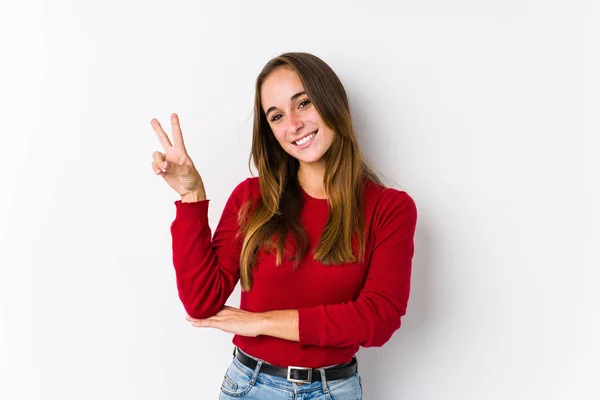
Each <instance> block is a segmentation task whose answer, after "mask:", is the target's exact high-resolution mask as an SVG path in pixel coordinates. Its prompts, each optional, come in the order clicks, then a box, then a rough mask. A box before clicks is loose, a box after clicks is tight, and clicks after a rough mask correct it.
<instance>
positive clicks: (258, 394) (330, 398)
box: [219, 349, 362, 400]
mask: <svg viewBox="0 0 600 400" xmlns="http://www.w3.org/2000/svg"><path fill="white" fill-rule="evenodd" d="M237 351H241V350H240V349H238V350H237ZM250 357H252V356H250ZM252 358H254V359H255V360H257V361H258V364H257V365H256V368H255V369H254V370H253V369H250V368H248V367H246V366H245V365H244V364H242V363H241V362H240V361H239V360H238V359H237V358H234V359H233V361H232V362H231V364H230V365H229V368H227V372H225V376H224V378H223V383H222V384H221V395H220V396H219V400H232V399H240V398H243V399H246V400H279V399H289V400H362V385H361V380H360V375H359V374H358V372H356V373H355V374H354V375H352V376H351V377H349V378H344V379H336V380H334V381H331V382H327V381H326V380H325V374H324V373H323V369H322V368H321V369H320V370H321V381H317V382H313V383H303V384H302V385H298V384H296V383H294V382H289V381H288V380H287V379H285V378H280V377H278V376H273V375H267V374H264V373H261V372H260V367H261V365H262V364H263V362H264V361H263V360H261V359H258V358H255V357H252Z"/></svg>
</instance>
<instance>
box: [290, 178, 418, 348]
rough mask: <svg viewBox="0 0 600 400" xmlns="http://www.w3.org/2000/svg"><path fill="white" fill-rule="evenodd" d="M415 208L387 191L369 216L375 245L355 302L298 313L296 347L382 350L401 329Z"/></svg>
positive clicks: (396, 193) (408, 199)
mask: <svg viewBox="0 0 600 400" xmlns="http://www.w3.org/2000/svg"><path fill="white" fill-rule="evenodd" d="M416 222H417V208H416V206H415V203H414V201H413V199H412V198H411V197H410V196H409V195H408V194H407V193H406V192H402V191H398V190H396V189H386V190H385V191H384V192H383V194H382V197H381V199H380V201H379V203H378V205H377V208H376V210H375V215H374V216H373V224H372V229H374V242H373V248H372V250H371V257H370V261H369V267H368V272H367V276H366V280H365V284H364V286H363V288H362V289H361V291H360V293H359V295H358V296H357V298H356V299H355V300H354V301H350V302H347V303H343V304H329V305H319V306H316V307H307V308H300V309H299V310H298V318H299V319H298V324H299V334H300V345H302V346H307V345H313V346H333V347H343V346H352V345H360V346H363V347H375V346H382V345H383V344H384V343H385V342H387V341H388V340H389V339H390V337H391V336H392V334H393V333H394V332H395V331H396V330H397V329H399V328H400V324H401V322H400V319H401V317H402V316H403V315H404V314H405V313H406V307H407V304H408V297H409V293H410V278H411V270H412V258H413V254H414V233H415V228H416Z"/></svg>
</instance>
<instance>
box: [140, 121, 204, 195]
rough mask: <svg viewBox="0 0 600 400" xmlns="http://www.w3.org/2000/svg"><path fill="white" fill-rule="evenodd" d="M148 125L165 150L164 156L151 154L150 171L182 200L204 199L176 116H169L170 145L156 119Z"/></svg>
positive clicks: (201, 183)
mask: <svg viewBox="0 0 600 400" xmlns="http://www.w3.org/2000/svg"><path fill="white" fill-rule="evenodd" d="M150 123H151V124H152V128H154V132H156V135H157V136H158V140H159V141H160V143H161V144H162V146H163V148H164V149H165V152H164V154H163V153H161V152H159V151H155V152H154V153H153V154H152V158H153V161H152V170H153V171H154V173H155V174H156V175H160V176H162V177H163V178H164V180H165V181H166V182H167V183H168V184H169V186H171V187H172V188H173V189H174V190H175V191H176V192H177V193H179V195H180V196H181V197H182V200H186V199H188V200H189V201H198V200H204V199H206V192H205V190H204V183H203V182H202V178H201V177H200V174H199V173H198V171H197V170H196V167H195V166H194V163H193V162H192V159H191V158H190V156H189V155H188V153H187V151H186V149H185V145H184V143H183V134H182V133H181V127H180V125H179V117H178V116H177V114H172V115H171V130H172V133H173V143H174V144H171V141H170V140H169V137H168V136H167V134H166V133H165V131H164V130H163V129H162V127H161V125H160V122H158V120H157V119H156V118H153V119H152V120H151V121H150ZM184 197H185V199H184Z"/></svg>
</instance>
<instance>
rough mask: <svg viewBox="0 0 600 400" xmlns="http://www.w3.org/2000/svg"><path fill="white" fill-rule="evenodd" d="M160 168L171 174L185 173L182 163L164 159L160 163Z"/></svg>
mask: <svg viewBox="0 0 600 400" xmlns="http://www.w3.org/2000/svg"><path fill="white" fill-rule="evenodd" d="M161 168H162V169H163V171H164V172H166V173H168V174H171V175H185V174H186V168H185V167H184V166H183V165H179V164H176V163H174V162H171V161H165V162H163V163H162V165H161Z"/></svg>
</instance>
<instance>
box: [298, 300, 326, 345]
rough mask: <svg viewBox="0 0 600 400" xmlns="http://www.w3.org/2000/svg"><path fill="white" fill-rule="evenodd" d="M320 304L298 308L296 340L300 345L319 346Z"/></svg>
mask: <svg viewBox="0 0 600 400" xmlns="http://www.w3.org/2000/svg"><path fill="white" fill-rule="evenodd" d="M321 307H322V306H317V307H310V308H299V309H298V341H299V343H300V345H301V346H310V345H313V346H320V345H321V343H320V340H319V337H320V335H319V319H320V318H319V314H320V310H319V309H320V308H321Z"/></svg>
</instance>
